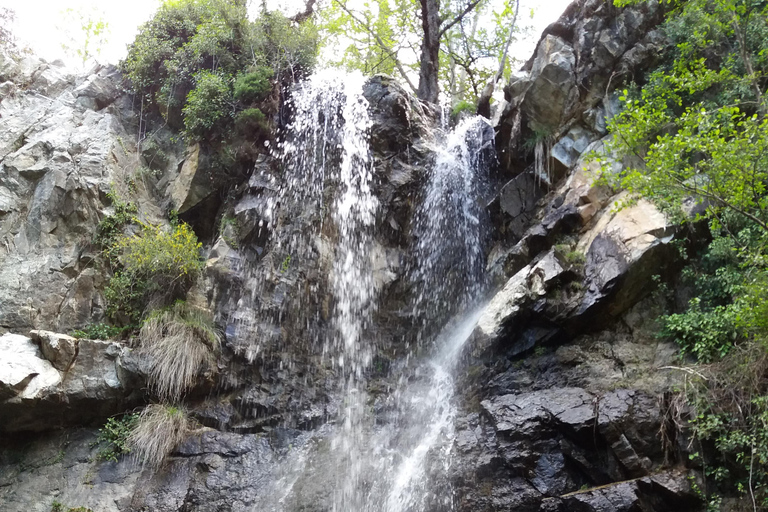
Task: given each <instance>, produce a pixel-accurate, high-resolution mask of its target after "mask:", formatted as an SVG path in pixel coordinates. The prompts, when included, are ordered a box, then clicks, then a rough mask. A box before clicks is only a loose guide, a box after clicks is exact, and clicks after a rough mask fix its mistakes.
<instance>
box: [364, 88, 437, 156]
mask: <svg viewBox="0 0 768 512" xmlns="http://www.w3.org/2000/svg"><path fill="white" fill-rule="evenodd" d="M363 96H364V97H365V99H367V100H368V103H369V104H370V109H371V114H372V120H373V125H372V128H371V149H373V151H375V152H378V153H391V152H400V151H403V150H405V149H406V148H407V147H408V146H410V145H411V144H412V143H413V141H414V140H415V139H416V138H417V137H418V136H419V135H420V134H421V133H422V132H423V131H424V130H426V127H427V126H428V118H427V116H428V113H427V112H426V111H425V110H424V106H423V105H421V104H420V103H419V101H418V100H417V99H416V98H415V97H414V96H413V95H412V94H410V93H408V92H407V91H406V90H405V89H403V88H402V86H400V84H398V83H397V81H395V80H394V79H393V78H392V77H389V76H386V75H376V76H374V77H373V78H371V79H370V80H368V81H367V82H366V84H365V87H364V89H363Z"/></svg>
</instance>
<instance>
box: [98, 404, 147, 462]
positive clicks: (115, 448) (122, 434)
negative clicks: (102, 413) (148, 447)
mask: <svg viewBox="0 0 768 512" xmlns="http://www.w3.org/2000/svg"><path fill="white" fill-rule="evenodd" d="M138 422H139V415H138V414H137V413H129V414H124V415H123V416H122V417H120V418H116V417H114V416H113V417H111V418H109V419H107V422H106V423H105V424H104V426H103V427H102V428H100V429H99V437H98V439H97V440H96V442H97V443H99V444H105V445H106V446H104V447H103V448H101V449H100V450H99V452H98V453H97V454H96V458H97V459H98V460H111V461H112V462H117V459H118V457H120V456H121V455H123V454H124V453H129V452H130V451H131V449H130V447H129V446H128V436H129V435H130V434H131V432H132V431H133V429H134V428H136V425H137V424H138Z"/></svg>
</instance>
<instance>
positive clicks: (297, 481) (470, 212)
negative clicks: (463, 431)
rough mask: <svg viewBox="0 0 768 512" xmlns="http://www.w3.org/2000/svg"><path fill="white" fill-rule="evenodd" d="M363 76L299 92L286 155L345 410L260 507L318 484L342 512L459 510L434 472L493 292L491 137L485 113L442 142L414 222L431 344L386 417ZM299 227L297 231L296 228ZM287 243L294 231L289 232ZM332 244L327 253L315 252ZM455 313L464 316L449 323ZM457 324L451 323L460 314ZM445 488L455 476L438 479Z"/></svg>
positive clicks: (445, 449)
mask: <svg viewBox="0 0 768 512" xmlns="http://www.w3.org/2000/svg"><path fill="white" fill-rule="evenodd" d="M363 86H364V79H363V77H362V76H361V75H342V74H340V73H339V72H338V71H337V70H334V71H333V72H320V73H319V74H316V75H314V76H313V77H311V78H310V79H308V80H307V81H306V82H304V83H303V84H301V85H300V86H298V87H297V88H296V89H295V90H294V91H293V94H292V100H291V103H290V105H289V108H290V109H291V110H292V115H293V117H292V122H291V123H290V124H289V125H288V126H287V127H286V130H285V134H284V137H283V140H282V142H281V143H280V145H279V153H278V156H279V158H280V160H281V161H282V166H283V172H284V176H283V181H284V185H283V187H282V190H281V191H280V196H281V197H280V201H281V202H284V201H291V202H292V204H301V205H302V208H301V209H300V210H301V215H302V217H303V219H302V221H303V222H301V223H297V222H293V223H292V225H293V226H294V227H293V228H292V229H293V230H294V232H293V233H292V236H290V237H288V238H287V239H286V240H285V241H283V242H281V243H283V244H284V246H283V247H280V248H278V249H279V250H282V251H283V252H284V253H288V254H290V255H292V256H293V255H299V257H312V255H313V254H314V257H317V254H318V252H319V253H320V257H321V258H325V259H326V260H327V264H326V267H325V268H326V270H328V271H329V274H330V275H329V280H328V289H329V291H330V294H331V296H332V299H333V301H332V303H333V307H332V308H331V311H330V318H329V322H328V324H329V327H330V329H329V332H328V333H327V334H326V338H325V340H324V343H323V349H322V350H323V357H324V360H325V362H326V363H327V364H328V365H329V366H330V367H332V368H333V370H334V372H335V374H336V375H337V380H338V384H339V388H338V390H339V396H340V400H341V402H340V405H339V408H338V417H337V418H336V421H335V422H331V423H329V424H327V425H325V426H324V427H322V428H321V429H319V430H318V432H317V433H316V434H315V435H317V436H318V442H317V445H316V447H315V448H307V447H304V448H302V450H299V451H298V453H295V454H294V456H293V459H292V460H291V461H290V462H288V461H287V462H286V463H285V464H284V465H283V467H282V468H281V469H280V470H279V471H278V472H277V473H276V474H275V479H274V480H273V482H272V484H271V486H270V489H271V491H270V492H271V494H272V497H271V498H265V499H264V501H263V502H262V503H261V505H260V506H261V507H262V510H276V511H277V510H279V511H286V512H287V511H290V510H295V509H298V508H302V507H303V505H297V503H302V502H301V500H302V499H306V498H305V497H303V496H299V495H300V494H301V493H302V492H303V491H302V489H305V488H307V487H309V486H318V487H322V488H324V489H330V492H329V494H330V498H329V499H328V501H327V502H326V503H324V505H323V506H319V505H316V506H318V507H319V508H322V509H326V510H333V511H334V512H406V511H408V512H416V511H422V510H427V509H430V510H431V509H434V508H435V507H438V508H440V509H441V510H447V509H449V508H450V493H440V492H436V487H435V485H436V483H435V482H434V480H433V477H434V476H435V472H437V473H445V471H446V469H447V468H448V466H449V465H450V454H451V446H452V441H453V422H454V418H455V414H456V410H455V405H454V404H453V396H454V383H453V374H454V367H455V365H456V362H457V360H458V356H459V355H460V353H461V348H462V346H463V345H464V343H465V341H466V340H467V339H468V338H469V336H470V334H471V333H472V332H473V329H474V327H475V324H476V322H477V318H478V317H479V313H478V312H477V310H476V306H477V303H478V301H479V299H480V297H481V295H482V291H483V284H482V283H483V278H482V274H483V260H484V258H483V255H484V242H485V238H486V235H485V231H484V229H485V226H486V225H487V222H486V221H485V201H484V193H485V187H486V182H487V172H488V164H489V162H488V159H487V158H486V157H485V156H484V155H487V153H488V152H487V151H486V149H487V148H488V145H489V144H492V140H493V137H492V136H490V137H489V136H488V130H490V131H491V133H492V129H490V126H489V125H488V123H487V121H485V120H482V119H480V118H475V119H469V120H466V121H464V122H462V123H461V124H460V125H459V126H458V127H457V128H456V129H455V130H453V131H451V132H450V133H447V134H445V135H443V136H441V137H440V138H439V140H437V141H435V150H434V161H433V165H431V167H430V168H429V169H426V171H427V175H426V176H425V177H426V185H425V188H424V192H423V194H422V197H421V199H420V201H421V202H420V205H419V206H418V207H417V212H416V216H415V218H414V222H413V226H412V230H413V234H414V247H412V251H413V255H414V257H413V261H414V262H415V263H414V265H413V267H412V268H411V269H410V274H409V276H410V279H411V280H412V284H413V288H414V289H415V290H417V293H415V295H414V300H413V303H412V310H413V314H414V316H415V317H416V318H417V319H419V321H420V322H421V324H422V326H421V328H420V329H419V333H420V335H421V336H423V338H424V339H425V340H426V341H428V342H429V343H425V344H423V345H422V346H421V347H420V350H419V351H417V352H414V354H413V356H412V357H410V358H406V359H404V360H401V361H399V362H398V363H397V364H398V365H399V366H398V367H397V368H396V369H395V370H394V372H393V373H395V374H398V373H399V374H400V375H401V378H400V379H399V381H398V383H397V385H396V386H395V389H394V390H390V392H389V395H388V396H387V397H386V398H385V399H384V400H383V402H384V404H385V405H384V408H385V409H387V411H389V412H387V414H386V415H385V416H383V417H382V416H377V415H376V413H374V412H373V410H372V406H371V404H372V400H373V397H371V396H369V394H368V391H367V387H368V382H367V377H366V375H367V374H368V373H369V372H368V371H367V370H368V369H369V367H370V365H371V363H372V360H373V357H374V356H375V355H376V350H377V346H376V342H375V327H374V326H372V325H371V323H372V313H373V312H374V311H375V308H376V297H375V296H374V295H373V294H374V292H373V290H374V285H373V278H372V277H373V276H372V268H373V266H372V263H373V262H372V261H371V257H372V254H373V250H372V248H373V245H374V244H373V241H374V239H373V236H374V230H373V228H374V221H375V215H376V211H377V207H378V203H377V200H376V198H375V197H374V195H373V193H372V190H371V184H372V180H373V159H372V155H371V151H370V148H369V131H370V126H371V119H370V116H369V113H368V103H367V101H366V100H365V98H364V97H363V94H362V93H363ZM296 226H299V227H296ZM283 238H286V237H283ZM320 246H323V247H324V248H323V249H321V250H318V249H317V248H318V247H320ZM451 318H452V319H451ZM449 320H450V321H449ZM440 485H443V484H440Z"/></svg>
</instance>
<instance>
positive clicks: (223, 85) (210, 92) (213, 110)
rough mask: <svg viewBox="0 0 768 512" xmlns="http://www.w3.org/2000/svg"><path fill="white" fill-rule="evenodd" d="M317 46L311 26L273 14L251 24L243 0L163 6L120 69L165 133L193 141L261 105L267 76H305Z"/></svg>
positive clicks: (177, 1) (182, 0)
mask: <svg viewBox="0 0 768 512" xmlns="http://www.w3.org/2000/svg"><path fill="white" fill-rule="evenodd" d="M316 46H317V44H316V34H315V33H314V29H313V27H312V26H311V23H303V24H300V25H296V24H294V23H292V22H290V21H289V20H287V19H286V18H285V17H284V16H282V15H281V14H279V13H263V14H262V15H261V16H260V17H259V18H258V19H257V20H255V21H253V22H251V21H249V20H248V18H247V9H246V2H245V0H166V1H165V2H164V3H163V4H162V5H161V6H160V9H159V10H158V11H157V13H156V14H155V15H154V17H153V18H152V19H151V20H150V21H149V22H147V23H146V24H144V25H142V27H141V28H140V29H139V34H138V35H137V37H136V40H135V41H134V42H133V43H132V44H131V45H130V46H129V49H128V56H127V57H126V59H125V61H124V62H123V63H122V64H121V67H122V69H123V71H124V73H125V74H126V76H127V77H128V78H129V79H130V80H131V82H132V84H133V87H134V89H135V91H136V92H137V93H140V94H142V95H143V96H144V98H145V100H146V101H147V102H148V104H149V105H151V106H153V107H154V108H157V109H158V111H159V112H160V113H161V114H162V115H163V116H164V117H165V119H166V121H167V122H168V123H170V124H171V126H173V127H181V126H182V125H183V126H184V128H185V132H186V134H187V135H188V136H189V137H190V138H193V139H198V140H199V139H201V138H204V137H214V136H215V135H217V134H220V133H223V132H225V131H226V129H227V128H228V127H229V126H231V123H232V121H233V119H234V117H235V114H236V113H237V111H238V110H241V109H242V108H244V107H248V106H251V105H250V104H251V103H253V102H254V101H256V102H262V101H264V100H265V99H266V97H267V96H268V94H267V93H268V92H269V91H271V90H272V87H273V84H272V82H271V80H270V78H271V77H272V76H274V77H275V78H276V79H277V80H278V81H283V80H287V81H291V80H295V79H297V78H298V77H299V76H301V75H302V74H303V73H304V72H305V71H306V70H308V69H310V68H311V67H312V66H313V64H314V59H315V49H316ZM243 70H250V72H248V73H246V74H243V73H242V72H243ZM235 77H239V78H240V79H241V80H238V81H237V82H236V81H235ZM233 83H235V85H236V87H235V91H233V87H232V86H233ZM237 86H239V88H238V87H237ZM235 92H237V93H238V98H236V97H235V96H234V93H235ZM240 97H241V99H240ZM259 106H260V107H263V105H259Z"/></svg>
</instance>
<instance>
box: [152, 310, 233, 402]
mask: <svg viewBox="0 0 768 512" xmlns="http://www.w3.org/2000/svg"><path fill="white" fill-rule="evenodd" d="M139 340H140V341H141V347H142V350H143V351H144V352H145V353H146V354H147V355H148V356H149V361H150V363H149V368H150V374H149V377H150V385H151V386H152V388H153V389H154V391H155V393H157V395H158V396H159V397H160V398H161V399H163V400H170V401H178V400H179V399H180V398H181V395H182V394H183V393H184V392H185V391H186V390H188V389H189V388H191V387H192V386H193V385H194V383H195V381H196V379H197V377H198V375H199V374H200V373H201V371H202V370H203V369H205V368H206V367H214V365H215V362H216V357H215V356H216V354H217V353H218V351H219V347H220V345H221V336H220V334H219V332H218V330H217V329H216V327H215V326H214V323H213V317H212V315H211V314H210V313H209V312H208V311H205V310H202V309H200V308H196V307H193V306H190V305H189V304H187V303H185V302H183V301H177V302H176V303H175V304H174V305H173V306H171V307H169V308H164V309H161V310H159V311H155V312H153V313H152V314H150V315H149V317H148V318H147V319H146V320H145V321H144V325H142V327H141V331H140V332H139Z"/></svg>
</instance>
